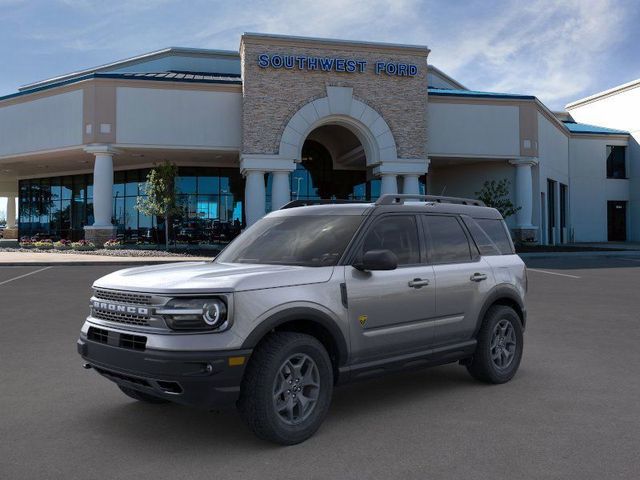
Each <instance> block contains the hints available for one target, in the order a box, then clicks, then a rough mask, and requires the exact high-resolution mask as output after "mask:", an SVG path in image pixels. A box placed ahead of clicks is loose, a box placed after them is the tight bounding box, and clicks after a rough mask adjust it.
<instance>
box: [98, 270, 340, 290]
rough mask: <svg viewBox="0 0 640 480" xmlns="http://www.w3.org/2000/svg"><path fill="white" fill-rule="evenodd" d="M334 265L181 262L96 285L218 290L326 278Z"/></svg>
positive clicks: (119, 275) (121, 274)
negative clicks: (297, 265)
mask: <svg viewBox="0 0 640 480" xmlns="http://www.w3.org/2000/svg"><path fill="white" fill-rule="evenodd" d="M332 272H333V267H296V266H288V265H252V264H244V263H212V262H181V263H167V264H162V265H151V266H146V267H135V268H128V269H126V270H119V271H117V272H113V273H110V274H109V275H106V276H104V277H102V278H100V279H98V280H96V281H95V283H94V284H93V286H94V287H97V288H109V289H113V290H129V291H135V292H145V293H217V292H234V291H235V292H241V291H246V290H259V289H262V288H278V287H288V286H293V285H305V284H311V283H321V282H327V281H329V279H330V278H331V274H332Z"/></svg>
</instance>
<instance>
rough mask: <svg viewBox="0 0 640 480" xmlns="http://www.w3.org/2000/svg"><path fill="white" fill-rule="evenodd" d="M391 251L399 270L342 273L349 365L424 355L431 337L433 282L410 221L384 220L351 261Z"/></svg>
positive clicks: (395, 217) (403, 217)
mask: <svg viewBox="0 0 640 480" xmlns="http://www.w3.org/2000/svg"><path fill="white" fill-rule="evenodd" d="M379 249H385V250H391V251H392V252H393V253H395V254H396V256H397V257H398V268H396V269H395V270H388V271H373V272H361V271H360V270H357V269H355V268H353V267H346V270H345V277H346V278H345V281H346V284H347V295H348V298H349V325H350V331H351V332H352V335H351V348H352V352H353V360H354V361H357V362H361V361H366V360H368V359H371V358H372V357H377V358H379V357H380V356H382V355H386V356H393V355H398V354H401V353H408V352H412V351H420V350H424V349H427V348H428V347H429V346H430V345H431V343H432V338H433V334H432V332H431V330H432V329H431V328H430V326H431V325H430V323H431V320H433V317H434V316H435V291H436V290H435V288H436V285H435V278H434V273H433V267H431V266H430V265H426V262H425V260H426V259H425V258H424V255H423V254H422V253H421V248H420V241H419V240H418V225H417V222H416V217H415V216H414V215H383V216H381V217H380V218H378V219H376V220H375V223H373V224H372V225H371V227H370V228H369V229H368V230H367V232H366V233H365V236H364V239H363V241H362V244H361V245H360V246H359V247H358V250H357V251H358V253H357V254H356V259H357V258H361V256H362V255H363V254H364V252H367V251H369V250H379Z"/></svg>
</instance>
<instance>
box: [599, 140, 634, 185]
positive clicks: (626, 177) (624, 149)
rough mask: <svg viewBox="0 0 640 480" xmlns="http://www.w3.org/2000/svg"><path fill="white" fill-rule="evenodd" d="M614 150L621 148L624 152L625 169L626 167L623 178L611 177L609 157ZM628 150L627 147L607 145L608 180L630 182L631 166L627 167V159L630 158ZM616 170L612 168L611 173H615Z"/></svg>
mask: <svg viewBox="0 0 640 480" xmlns="http://www.w3.org/2000/svg"><path fill="white" fill-rule="evenodd" d="M614 148H621V149H622V151H623V163H622V164H623V167H624V172H623V173H624V175H623V176H621V177H616V176H613V175H612V176H609V156H610V155H611V150H613V149H614ZM627 152H628V149H627V146H626V145H607V146H606V147H605V153H606V155H605V177H606V179H607V180H628V179H629V166H628V165H627V163H628V162H627V157H628V154H627ZM614 171H615V169H614V168H613V166H612V168H611V173H613V172H614Z"/></svg>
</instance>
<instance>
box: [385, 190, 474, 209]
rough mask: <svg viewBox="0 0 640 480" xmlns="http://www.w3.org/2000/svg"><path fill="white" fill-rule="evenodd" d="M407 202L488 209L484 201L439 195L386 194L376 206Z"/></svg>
mask: <svg viewBox="0 0 640 480" xmlns="http://www.w3.org/2000/svg"><path fill="white" fill-rule="evenodd" d="M405 200H424V201H425V202H434V203H456V204H459V205H474V206H476V207H486V205H485V203H484V202H483V201H482V200H476V199H474V198H459V197H442V196H438V195H413V194H406V193H404V194H385V195H382V196H381V197H380V198H378V200H377V201H376V205H393V204H403V203H404V202H405Z"/></svg>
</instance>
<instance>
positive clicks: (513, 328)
mask: <svg viewBox="0 0 640 480" xmlns="http://www.w3.org/2000/svg"><path fill="white" fill-rule="evenodd" d="M477 340H478V346H477V348H476V352H475V353H474V355H473V358H472V359H471V362H470V363H469V364H468V365H467V370H468V371H469V373H470V374H471V376H472V377H474V378H475V379H477V380H480V381H482V382H486V383H505V382H508V381H509V380H511V379H512V378H513V376H514V375H515V374H516V372H517V370H518V367H519V366H520V360H521V359H522V348H523V337H522V324H521V322H520V317H519V316H518V314H517V313H516V312H515V310H513V309H512V308H510V307H507V306H505V305H494V306H493V307H491V308H490V309H489V310H488V311H487V313H486V315H485V317H484V321H483V322H482V327H480V331H479V332H478V337H477Z"/></svg>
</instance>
